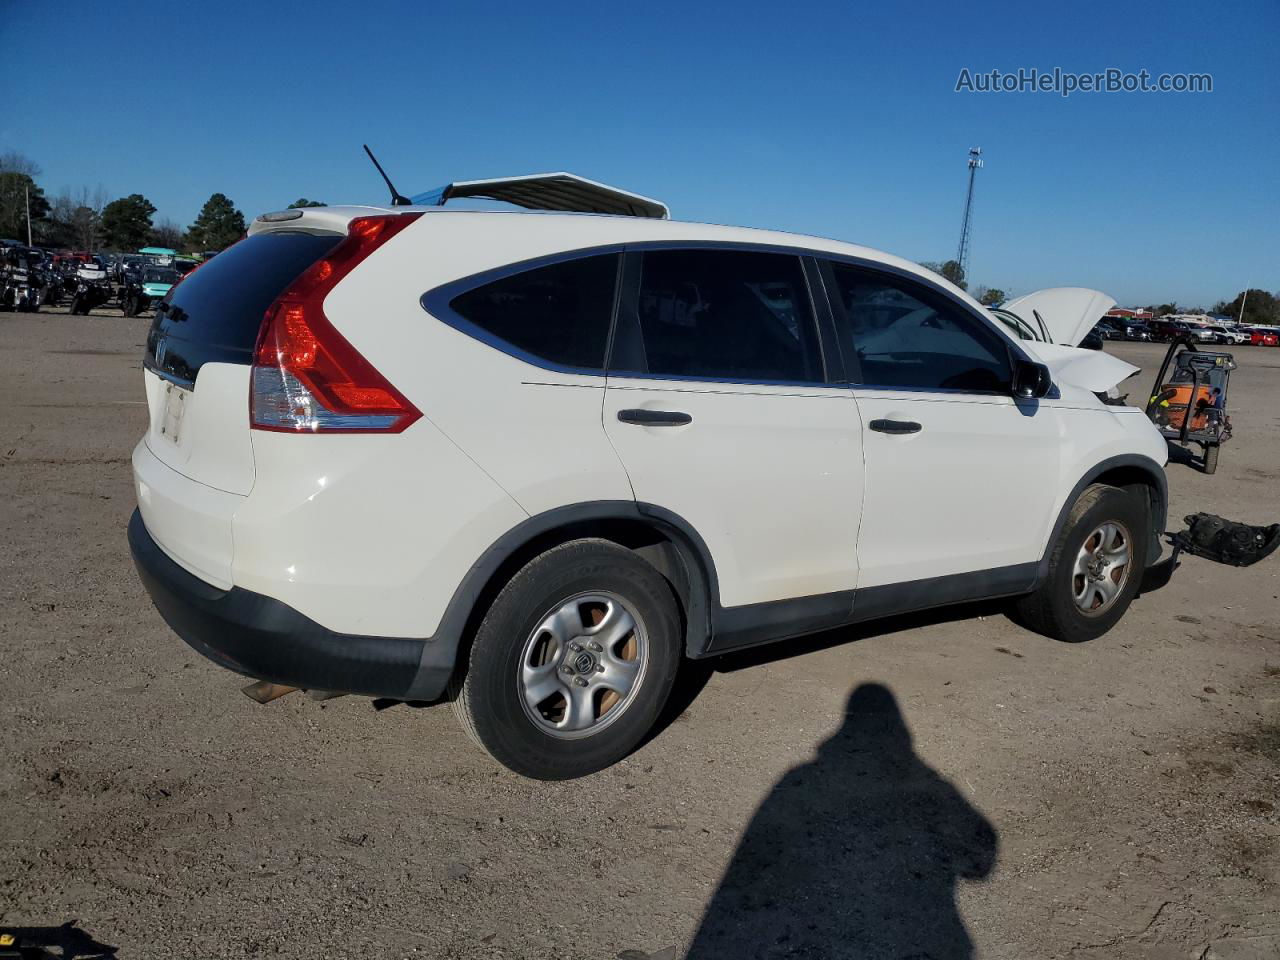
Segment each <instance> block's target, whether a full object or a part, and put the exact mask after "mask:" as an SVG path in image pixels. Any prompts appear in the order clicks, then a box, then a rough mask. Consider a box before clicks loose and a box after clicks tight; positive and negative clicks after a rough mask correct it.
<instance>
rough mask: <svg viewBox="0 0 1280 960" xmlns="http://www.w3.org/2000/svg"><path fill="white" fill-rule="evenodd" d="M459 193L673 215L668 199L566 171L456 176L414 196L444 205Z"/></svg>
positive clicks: (529, 204) (567, 207) (551, 206)
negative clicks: (485, 177) (477, 177)
mask: <svg viewBox="0 0 1280 960" xmlns="http://www.w3.org/2000/svg"><path fill="white" fill-rule="evenodd" d="M459 197H480V198H483V199H485V200H502V201H505V202H506V203H512V204H515V205H516V206H518V207H526V208H528V209H530V210H560V211H567V212H575V213H609V214H617V215H620V216H624V217H650V218H652V219H655V220H667V219H670V217H671V211H670V210H668V209H667V205H666V204H665V203H660V202H659V201H657V200H651V199H650V198H648V197H642V196H640V194H638V193H630V192H628V191H626V190H620V189H618V188H617V187H611V186H609V185H608V184H606V183H597V182H596V181H594V180H588V179H587V178H586V177H579V176H578V175H576V174H573V173H563V172H561V173H530V174H525V175H524V176H519V177H497V178H495V179H493V180H456V181H454V182H453V183H450V184H446V185H445V186H443V187H437V188H436V189H434V190H428V191H427V192H426V193H420V194H418V195H417V196H414V197H411V198H410V199H411V200H412V202H413V203H415V204H418V205H421V206H427V207H442V206H444V204H445V202H446V201H449V200H454V199H457V198H459Z"/></svg>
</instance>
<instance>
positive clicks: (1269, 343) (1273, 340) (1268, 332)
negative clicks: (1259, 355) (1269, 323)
mask: <svg viewBox="0 0 1280 960" xmlns="http://www.w3.org/2000/svg"><path fill="white" fill-rule="evenodd" d="M1244 329H1245V332H1246V333H1248V334H1249V343H1251V344H1252V345H1253V346H1255V347H1280V330H1276V329H1275V328H1273V327H1245V328H1244Z"/></svg>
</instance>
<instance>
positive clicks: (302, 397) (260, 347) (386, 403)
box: [249, 213, 422, 433]
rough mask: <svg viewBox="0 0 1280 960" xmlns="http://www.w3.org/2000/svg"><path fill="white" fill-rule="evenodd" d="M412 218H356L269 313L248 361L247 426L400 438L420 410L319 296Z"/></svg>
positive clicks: (336, 283) (416, 215)
mask: <svg viewBox="0 0 1280 960" xmlns="http://www.w3.org/2000/svg"><path fill="white" fill-rule="evenodd" d="M420 216H421V214H417V213H402V214H396V215H391V216H379V217H360V218H358V219H355V220H352V221H351V224H350V225H349V227H348V230H347V236H346V238H345V239H344V240H342V241H341V242H340V243H339V244H338V245H337V246H336V247H335V248H334V249H333V250H332V251H331V252H330V253H329V254H328V255H327V256H326V257H325V258H324V259H323V260H317V261H316V262H315V263H313V264H312V265H311V266H310V267H308V268H307V269H306V270H305V271H303V273H302V275H301V276H300V277H298V279H297V280H295V281H294V282H293V283H292V284H290V285H289V288H288V289H287V290H285V292H284V293H282V294H281V295H280V297H279V299H277V300H276V302H275V303H273V304H272V305H271V307H270V308H269V309H268V310H267V314H266V318H265V320H264V321H263V324H262V331H261V332H260V333H259V335H258V344H257V346H256V347H255V349H254V356H253V384H252V387H251V389H250V394H249V419H250V426H252V427H253V428H254V429H255V430H278V431H284V432H286V433H374V432H376V433H399V432H400V431H401V430H404V429H405V428H406V427H408V426H409V425H410V424H411V423H413V422H414V421H415V420H417V419H418V418H419V417H420V416H422V414H421V412H420V411H419V410H418V409H417V408H416V407H415V406H414V405H413V404H412V403H410V402H409V401H408V400H407V399H405V397H404V395H403V394H401V393H400V391H398V390H397V389H396V388H395V387H393V386H392V385H391V383H390V382H389V381H388V380H387V378H386V377H384V376H383V375H382V374H381V373H379V372H378V371H377V370H376V369H375V368H374V366H373V364H371V363H370V362H369V361H368V360H366V359H365V358H364V357H363V356H361V355H360V353H359V351H357V350H356V348H355V347H353V346H352V345H351V344H350V343H349V342H348V341H347V339H346V337H344V336H343V335H342V334H340V333H339V332H338V331H337V330H336V329H335V328H334V326H333V324H332V323H330V322H329V318H328V317H326V316H325V315H324V309H323V304H324V298H325V297H326V296H328V294H329V291H331V290H332V289H333V288H334V287H336V286H337V285H338V282H339V281H340V280H342V278H343V277H345V276H346V275H347V274H349V273H350V272H351V271H352V270H354V269H355V268H356V266H357V265H358V264H359V263H361V262H362V261H363V260H364V259H365V258H366V257H368V256H369V255H370V254H371V253H373V251H375V250H376V249H378V247H380V246H382V244H384V243H386V242H387V241H388V240H390V239H391V238H392V237H394V236H395V235H396V234H397V233H399V232H400V231H401V230H403V229H404V228H405V227H407V226H408V225H409V224H410V223H412V222H413V221H414V220H416V219H417V218H418V217H420Z"/></svg>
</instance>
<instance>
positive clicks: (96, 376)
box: [0, 311, 1280, 960]
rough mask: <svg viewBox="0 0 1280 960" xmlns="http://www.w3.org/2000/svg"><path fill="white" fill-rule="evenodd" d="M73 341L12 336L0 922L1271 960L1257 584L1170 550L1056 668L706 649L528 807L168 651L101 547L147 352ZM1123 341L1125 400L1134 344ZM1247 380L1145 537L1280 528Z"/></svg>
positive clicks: (352, 723) (0, 380)
mask: <svg viewBox="0 0 1280 960" xmlns="http://www.w3.org/2000/svg"><path fill="white" fill-rule="evenodd" d="M112 312H113V313H114V312H115V311H112ZM99 313H101V314H102V315H100V316H99V315H95V316H91V317H87V318H86V317H69V316H66V315H64V314H59V313H57V312H49V313H45V314H41V315H38V316H35V317H32V316H26V315H13V314H0V374H2V376H0V410H2V411H3V415H2V416H0V509H3V517H4V522H3V524H2V525H0V537H2V538H3V541H2V543H0V570H2V575H0V602H3V609H4V616H3V622H0V650H3V652H4V658H3V663H2V665H0V679H2V681H3V691H4V695H3V698H2V699H0V804H2V805H3V806H2V809H3V811H4V816H3V818H0V852H2V854H3V858H4V869H3V871H0V926H7V927H13V926H55V925H59V924H64V923H68V922H70V923H72V924H73V925H74V929H77V930H81V931H84V932H85V933H86V934H87V935H89V936H92V937H93V938H96V940H97V941H99V942H101V943H104V944H109V945H112V946H114V947H116V948H118V954H117V955H118V956H119V957H121V958H125V960H138V958H174V957H199V958H214V957H247V956H260V955H276V956H281V957H308V958H312V957H316V956H349V957H410V956H427V957H468V958H469V957H483V958H517V957H518V958H585V960H611V958H616V957H623V958H626V960H640V958H652V960H658V958H662V960H670V958H675V957H683V956H685V955H686V952H689V955H690V956H693V957H695V958H698V960H702V958H714V960H721V958H724V960H729V958H735V960H736V958H750V957H769V958H772V957H806V958H819V957H849V958H854V957H856V958H872V957H906V956H912V957H933V958H941V957H967V956H970V955H976V956H983V957H1007V958H1018V960H1023V958H1039V957H1046V958H1047V957H1065V956H1073V957H1082V958H1101V957H1125V958H1131V957H1137V958H1180V960H1182V958H1223V960H1226V958H1231V960H1239V958H1246V957H1257V958H1263V957H1266V958H1275V957H1277V956H1280V810H1278V809H1277V808H1278V807H1280V616H1278V615H1277V610H1278V608H1280V601H1277V595H1278V594H1280V558H1275V557H1273V558H1272V559H1271V560H1269V561H1267V562H1264V563H1262V564H1260V565H1258V566H1255V567H1252V568H1249V569H1246V570H1234V569H1230V568H1226V567H1221V566H1216V565H1213V564H1210V563H1208V562H1205V561H1202V560H1197V559H1194V558H1192V559H1188V560H1186V561H1185V562H1184V564H1183V567H1182V569H1181V570H1180V571H1179V572H1178V573H1177V575H1176V576H1175V577H1174V579H1173V581H1172V583H1171V584H1170V585H1169V586H1167V587H1165V588H1164V589H1162V590H1159V591H1155V592H1150V593H1147V594H1145V595H1144V596H1142V597H1141V598H1140V599H1139V600H1138V601H1137V602H1136V603H1135V604H1134V606H1133V608H1132V610H1131V611H1130V613H1129V615H1128V616H1127V617H1126V618H1125V620H1124V621H1123V622H1122V623H1121V624H1120V626H1119V627H1117V628H1116V629H1115V630H1114V631H1112V633H1110V634H1109V635H1107V636H1106V637H1104V638H1102V639H1101V640H1098V641H1095V642H1093V643H1090V644H1084V645H1080V646H1069V645H1063V644H1055V643H1053V642H1051V641H1048V640H1045V639H1043V638H1041V637H1038V636H1034V635H1031V634H1029V633H1027V632H1025V631H1023V630H1021V629H1019V628H1018V627H1016V626H1014V625H1013V624H1012V623H1010V622H1009V621H1008V620H1006V619H1005V618H1004V617H1003V616H1002V615H1001V614H1000V612H999V610H998V609H988V608H978V609H975V608H965V609H962V610H954V611H948V612H946V613H942V614H937V615H933V616H929V617H916V618H910V619H901V618H900V619H896V620H893V621H888V622H885V623H880V624H874V625H870V626H868V627H866V628H860V629H858V630H846V631H840V632H838V633H834V634H827V635H823V636H822V637H820V638H817V639H816V640H810V641H805V642H802V643H793V644H790V645H783V646H782V647H781V648H776V649H774V650H772V651H770V652H768V653H765V654H757V655H755V656H752V657H738V658H734V659H733V660H730V661H726V662H724V663H721V664H719V667H718V669H717V670H715V671H714V672H709V673H708V674H706V675H692V676H691V677H690V678H689V682H688V683H687V685H686V686H687V688H688V689H687V691H686V692H685V693H686V696H685V703H686V704H687V708H686V709H685V710H684V711H683V713H680V714H679V716H678V717H676V718H675V719H674V720H673V722H671V723H670V724H669V725H668V726H667V727H666V728H665V729H664V730H662V731H661V732H660V734H659V735H658V736H656V737H655V738H654V739H653V740H652V741H651V742H650V743H649V744H648V745H647V746H645V747H644V748H643V749H641V750H640V751H639V752H638V753H636V754H635V755H634V756H632V757H631V758H630V759H628V760H627V761H625V762H624V763H621V764H619V765H618V766H616V767H614V768H612V769H610V770H608V771H605V772H604V773H601V774H598V775H596V776H594V777H591V778H588V779H586V780H583V781H578V782H574V783H563V784H539V783H534V782H530V781H526V780H522V779H519V778H517V777H515V776H514V775H511V774H509V773H507V772H506V771H505V770H504V769H502V768H500V767H498V766H496V765H495V764H493V763H492V762H490V761H489V760H488V759H487V757H485V756H483V755H482V754H480V753H479V752H478V751H477V750H476V749H474V748H473V747H472V746H471V745H470V744H469V743H468V742H467V741H466V740H465V738H464V736H463V734H462V733H461V731H460V730H459V729H458V727H457V726H456V725H455V723H454V721H453V718H452V716H451V714H450V711H449V709H448V708H447V707H441V706H433V707H426V708H418V709H415V708H411V707H409V706H405V705H394V706H390V707H388V708H386V709H381V710H378V709H375V708H374V706H373V705H372V704H371V702H370V701H368V700H365V699H358V698H354V697H345V698H341V699H337V700H331V701H328V702H324V703H318V702H315V701H312V700H309V699H307V698H306V697H304V696H301V695H296V694H295V695H292V696H289V697H286V698H284V699H282V700H279V701H277V702H275V703H272V704H270V705H268V706H259V705H257V704H254V703H252V702H251V701H250V700H248V699H247V698H246V697H244V696H242V695H241V694H240V693H239V692H238V687H239V686H240V685H241V682H242V681H240V680H238V679H237V678H236V677H234V676H232V675H230V674H228V673H226V672H224V671H221V670H219V669H218V668H216V667H214V666H213V665H212V664H209V663H207V662H205V661H204V660H203V659H201V658H200V657H198V656H197V655H195V654H194V653H192V652H190V651H189V650H188V648H187V647H186V646H185V645H184V644H183V643H182V642H181V641H180V640H178V639H177V638H176V637H174V636H173V635H172V634H171V633H170V632H169V630H168V629H167V628H166V627H165V626H164V624H163V623H162V622H161V620H160V618H159V616H158V615H157V614H156V613H155V611H154V610H153V609H152V607H151V605H150V603H149V601H148V599H147V597H146V594H145V593H144V591H143V589H142V587H141V586H140V585H139V583H138V581H137V579H136V577H135V575H134V572H133V568H132V564H131V562H130V560H129V555H128V549H127V546H126V543H125V523H126V521H127V519H128V516H129V514H130V512H131V511H132V510H133V507H134V502H133V493H132V488H131V484H130V478H129V455H130V451H131V449H132V447H133V445H134V443H135V442H136V440H137V439H138V437H140V436H141V434H142V432H143V428H144V423H145V416H146V414H145V406H144V405H143V393H142V377H141V373H140V372H139V357H140V354H141V349H142V343H143V340H144V337H145V332H146V328H147V323H148V321H147V320H146V319H139V320H124V319H121V318H120V317H118V316H108V315H106V313H107V311H99ZM1113 349H1114V351H1115V352H1116V353H1118V354H1119V355H1120V356H1122V357H1124V358H1126V359H1131V360H1133V361H1134V362H1136V363H1140V364H1142V365H1143V366H1144V367H1145V368H1146V369H1145V371H1144V373H1143V374H1142V375H1141V376H1140V377H1139V379H1138V380H1137V381H1135V383H1137V384H1138V386H1136V387H1135V388H1134V390H1133V392H1134V395H1135V396H1141V395H1142V392H1143V391H1144V390H1145V389H1146V387H1147V386H1148V385H1149V378H1150V377H1151V376H1152V375H1153V374H1154V370H1155V367H1156V366H1157V365H1158V358H1159V355H1160V348H1158V347H1147V346H1142V345H1130V344H1121V345H1118V346H1115V347H1114V348H1113ZM1236 355H1237V358H1238V359H1239V360H1240V361H1241V365H1240V369H1239V371H1238V372H1237V373H1236V374H1235V376H1234V379H1233V382H1232V392H1231V398H1230V399H1231V401H1233V408H1234V420H1235V426H1236V438H1235V440H1234V441H1233V442H1232V443H1230V444H1229V445H1228V446H1226V447H1225V448H1224V449H1223V454H1222V462H1221V467H1220V468H1219V472H1218V473H1217V475H1215V476H1212V477H1209V476H1205V475H1203V474H1201V473H1200V472H1199V471H1198V469H1196V468H1195V467H1194V466H1193V465H1189V464H1186V463H1177V462H1174V463H1171V464H1170V466H1169V480H1170V486H1171V490H1172V497H1173V504H1172V508H1171V510H1170V516H1171V525H1180V519H1181V517H1182V515H1183V514H1185V513H1189V512H1192V511H1195V510H1209V511H1212V512H1218V513H1222V514H1224V515H1226V516H1229V517H1232V518H1235V519H1241V520H1248V521H1251V522H1255V523H1258V522H1272V521H1275V520H1276V519H1280V516H1278V515H1280V496H1278V495H1277V490H1278V481H1280V404H1278V401H1280V389H1278V388H1277V384H1280V350H1275V349H1271V350H1268V349H1266V348H1250V347H1240V348H1237V349H1236ZM68 955H71V954H68ZM76 955H86V954H85V953H84V951H83V950H82V951H81V952H80V953H78V954H76ZM88 955H92V953H91V952H90V953H89V954H88Z"/></svg>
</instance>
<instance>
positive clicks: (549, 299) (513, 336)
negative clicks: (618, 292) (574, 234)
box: [449, 254, 618, 370]
mask: <svg viewBox="0 0 1280 960" xmlns="http://www.w3.org/2000/svg"><path fill="white" fill-rule="evenodd" d="M617 278H618V255H617V254H604V255H601V256H596V257H582V258H580V259H577V260H565V261H562V262H561V263H553V264H550V265H549V266H545V267H535V268H534V269H532V270H526V271H524V272H523V273H517V274H513V275H511V276H509V277H503V278H502V279H500V280H494V281H493V282H492V283H487V284H485V285H484V286H483V287H477V288H476V289H474V290H469V291H467V292H466V293H464V294H461V295H459V296H456V297H454V298H453V299H452V300H451V301H449V306H450V307H451V308H452V309H453V310H454V312H456V313H457V314H458V315H459V316H461V317H463V318H464V319H466V320H469V321H470V322H471V323H474V324H475V325H476V326H477V327H479V328H480V329H481V330H484V331H485V332H486V333H489V334H492V335H493V336H495V337H497V338H498V339H499V340H502V341H504V342H506V343H508V344H510V345H511V346H513V347H516V348H518V349H520V350H523V351H525V352H526V353H530V354H533V356H535V357H537V358H539V359H541V360H548V361H550V362H551V363H556V364H561V365H563V366H567V367H582V368H586V369H589V370H602V369H604V349H605V344H606V342H607V341H608V339H609V324H610V321H611V320H612V317H613V290H614V285H615V284H616V283H617Z"/></svg>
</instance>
